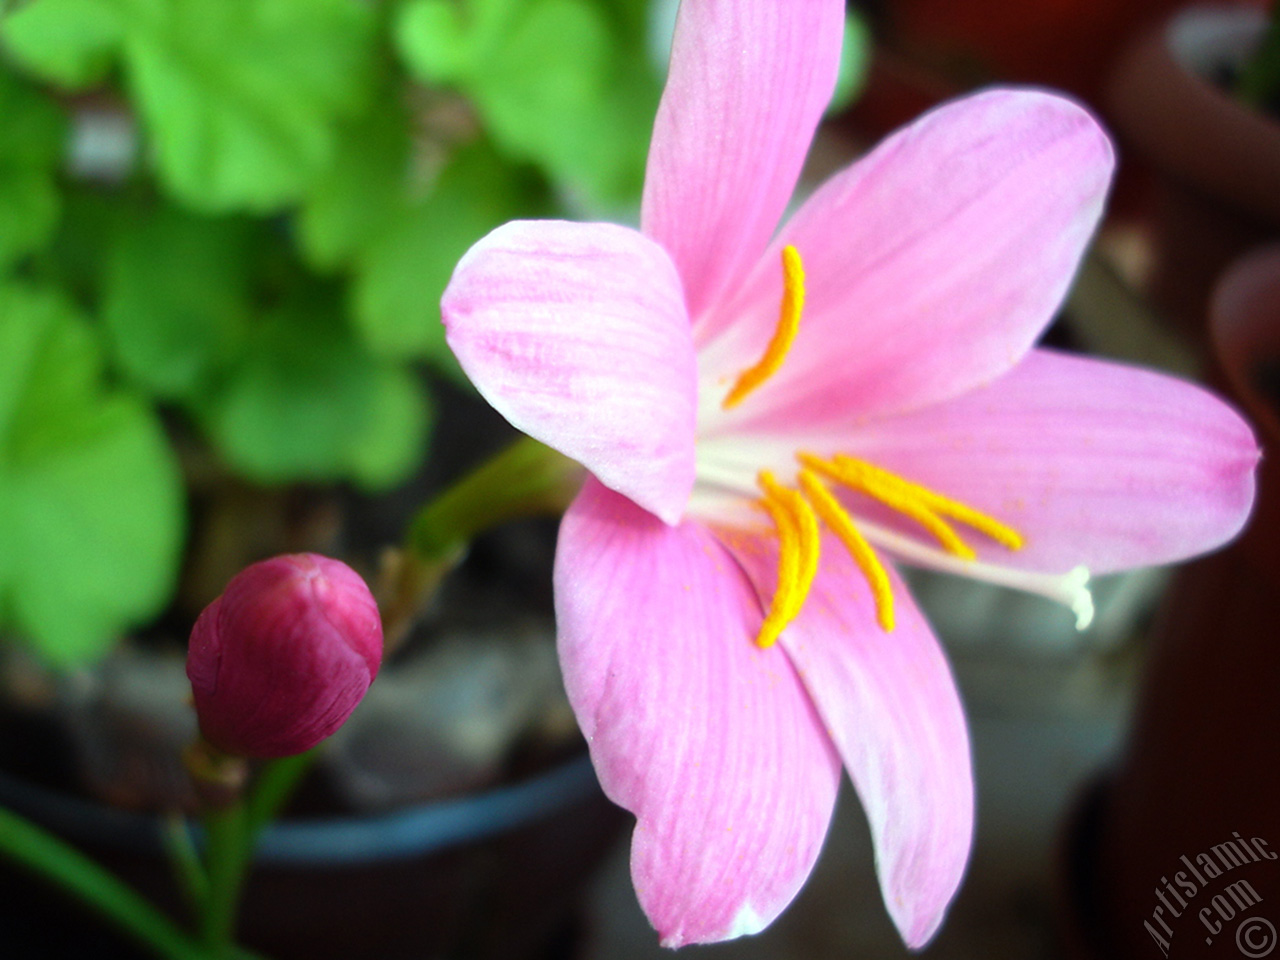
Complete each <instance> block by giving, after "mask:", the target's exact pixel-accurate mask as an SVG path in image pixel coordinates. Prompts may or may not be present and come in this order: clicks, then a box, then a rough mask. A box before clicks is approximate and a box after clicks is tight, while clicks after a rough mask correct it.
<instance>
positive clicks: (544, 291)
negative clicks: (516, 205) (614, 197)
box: [440, 220, 697, 523]
mask: <svg viewBox="0 0 1280 960" xmlns="http://www.w3.org/2000/svg"><path fill="white" fill-rule="evenodd" d="M440 306H441V310H442V312H443V315H444V323H445V327H446V328H447V338H448V342H449V346H450V347H451V348H452V349H453V352H454V354H455V355H456V356H457V358H458V362H459V363H461V364H462V368H463V370H465V371H466V373H467V376H469V377H470V378H471V381H472V383H474V384H475V385H476V388H477V389H478V390H479V391H480V393H481V394H483V396H484V397H485V399H486V400H488V401H489V403H491V404H492V405H493V406H494V408H495V409H497V410H498V412H499V413H501V414H502V415H503V416H505V417H506V418H507V419H508V420H509V421H511V423H512V424H513V425H514V426H515V427H517V428H518V429H520V430H521V431H523V432H525V433H527V434H529V435H530V436H532V437H534V438H536V439H538V440H541V441H542V442H543V443H546V444H548V445H549V446H552V447H554V448H556V449H557V450H559V451H560V452H561V453H564V454H567V455H568V456H570V457H572V458H573V459H575V460H577V461H579V462H580V463H582V464H583V465H584V466H585V467H587V469H588V470H590V471H591V472H592V473H594V474H595V475H596V476H597V477H599V478H600V480H601V481H602V482H603V483H604V484H605V485H607V486H609V487H611V488H612V489H614V490H617V491H618V492H619V493H622V494H625V495H626V496H628V497H630V498H631V499H632V500H634V501H635V502H636V503H638V504H640V505H641V506H642V507H644V508H645V509H646V510H650V511H652V512H653V513H655V514H657V515H658V516H660V517H661V518H662V519H663V520H665V521H666V522H668V523H675V522H677V521H678V520H679V519H680V516H681V514H682V512H683V510H684V506H685V503H686V502H687V500H688V498H689V491H690V490H691V489H692V488H693V477H694V416H695V404H696V391H697V379H696V378H697V373H696V359H695V357H694V351H693V342H692V339H691V337H690V333H689V320H688V315H687V314H686V313H685V309H684V298H683V295H682V293H681V289H680V279H679V277H678V276H677V275H676V272H675V268H674V267H673V266H672V264H671V261H670V259H669V258H668V257H667V255H666V253H664V252H663V250H662V248H661V247H659V246H658V245H657V244H655V243H654V242H653V241H651V240H649V239H647V238H645V237H644V236H642V235H641V234H639V233H636V232H635V231H634V230H628V229H626V228H625V227H617V226H613V225H612V224H599V223H597V224H581V223H566V222H562V221H551V220H543V221H515V222H512V223H508V224H505V225H504V226H501V227H499V228H498V229H496V230H494V231H493V232H492V233H490V234H489V235H488V236H487V237H485V238H484V239H482V240H480V241H479V242H478V243H477V244H476V245H475V246H473V247H472V248H471V250H470V251H468V252H467V254H466V255H465V256H464V257H463V258H462V260H461V261H459V263H458V266H457V267H456V268H455V270H454V273H453V279H452V280H450V282H449V286H448V288H447V289H446V290H445V293H444V297H443V299H442V301H441V304H440Z"/></svg>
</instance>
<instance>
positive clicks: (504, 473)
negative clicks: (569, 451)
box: [378, 437, 584, 653]
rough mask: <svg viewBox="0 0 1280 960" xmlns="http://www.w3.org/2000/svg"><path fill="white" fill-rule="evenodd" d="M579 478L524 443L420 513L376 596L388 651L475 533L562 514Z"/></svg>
mask: <svg viewBox="0 0 1280 960" xmlns="http://www.w3.org/2000/svg"><path fill="white" fill-rule="evenodd" d="M583 476H584V471H583V468H582V467H581V465H579V464H577V463H575V462H574V461H572V460H570V459H569V458H568V457H566V456H564V455H563V454H560V453H557V452H556V451H554V450H552V449H551V448H550V447H547V446H544V445H543V444H541V443H539V442H538V441H536V440H533V439H531V438H529V437H524V438H522V439H520V440H517V441H516V442H515V443H513V444H512V445H511V446H509V447H507V448H506V449H505V450H503V451H502V452H501V453H499V454H497V455H496V456H495V457H493V458H492V459H490V460H488V461H486V462H485V463H483V464H481V465H480V466H479V467H477V468H476V469H475V470H473V471H471V473H469V474H467V475H466V476H464V477H463V478H462V479H461V480H459V481H457V482H456V483H454V484H453V486H451V487H449V489H447V490H445V491H444V492H443V493H441V494H440V495H439V496H437V497H436V498H435V499H434V500H432V501H431V502H430V503H428V504H427V505H426V506H425V507H423V508H422V510H421V511H420V512H419V513H418V515H417V516H416V517H415V518H414V520H413V523H412V524H411V525H410V527H409V535H408V538H407V541H406V545H405V549H404V551H403V552H401V553H400V554H398V555H397V556H396V557H395V563H394V564H392V565H391V566H390V567H389V568H388V570H387V571H386V573H387V575H386V576H385V578H384V581H383V583H382V584H381V585H380V587H379V590H378V594H379V606H380V607H381V609H382V621H383V632H384V635H385V638H386V649H387V652H388V653H390V652H392V651H394V650H395V649H396V648H397V647H398V646H399V645H400V643H401V642H402V641H403V639H404V637H405V635H406V634H407V633H408V631H409V628H410V627H411V626H412V624H413V622H414V620H415V619H416V618H417V615H418V612H419V611H421V610H422V609H423V608H424V607H425V606H426V604H427V602H428V601H429V600H430V599H431V597H432V596H433V595H434V594H435V591H436V588H437V587H439V585H440V581H441V580H443V579H444V577H445V575H446V574H448V573H449V571H450V570H452V569H453V568H454V566H456V565H457V563H458V561H459V560H461V559H462V556H463V555H464V554H465V552H466V548H467V545H468V544H469V543H470V542H471V540H472V539H473V538H474V537H475V536H476V535H478V534H480V533H483V532H484V531H486V530H490V529H492V528H493V527H496V526H498V525H499V524H502V523H506V522H507V521H510V520H516V519H520V518H523V517H535V516H543V515H554V514H559V513H563V512H564V510H565V508H566V507H568V506H569V503H570V501H572V500H573V497H574V495H575V494H576V493H577V492H578V488H579V487H581V486H582V479H583Z"/></svg>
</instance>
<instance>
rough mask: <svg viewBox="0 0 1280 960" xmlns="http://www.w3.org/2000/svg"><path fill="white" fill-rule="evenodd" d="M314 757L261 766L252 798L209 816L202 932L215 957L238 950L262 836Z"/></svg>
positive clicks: (310, 754) (302, 756) (206, 820)
mask: <svg viewBox="0 0 1280 960" xmlns="http://www.w3.org/2000/svg"><path fill="white" fill-rule="evenodd" d="M315 756H316V751H315V750H309V751H307V752H306V753H301V754H298V755H297V756H293V757H282V758H281V759H279V760H272V761H270V762H269V763H267V764H266V765H265V766H264V767H263V768H262V771H261V772H260V773H259V775H258V778H257V781H256V782H255V784H254V787H253V791H252V793H251V794H250V795H249V797H248V798H247V799H239V800H236V801H235V802H233V803H231V804H230V805H228V806H225V807H220V808H217V809H213V810H210V811H209V812H208V813H206V814H205V817H204V829H205V868H206V871H207V873H206V877H207V887H206V893H205V896H204V898H203V902H202V913H201V927H200V929H201V933H202V935H203V938H204V943H205V945H206V947H208V948H209V950H210V951H211V952H212V953H213V954H214V955H215V956H218V957H224V956H230V955H232V951H234V950H235V949H236V948H235V947H234V943H235V933H236V919H237V915H238V913H239V907H240V896H241V893H242V891H243V889H244V883H245V879H246V878H247V877H248V873H249V867H250V866H251V864H252V862H253V851H254V848H255V846H256V845H257V840H258V835H259V834H260V833H261V832H262V829H263V827H265V826H266V825H267V824H268V823H270V822H271V820H272V819H274V818H275V816H276V814H278V813H279V812H280V808H281V807H283V806H284V804H285V802H286V801H287V800H288V799H289V797H290V796H291V795H292V793H293V790H294V788H295V787H296V786H297V785H298V782H299V781H300V780H301V779H302V777H303V775H304V774H305V773H306V772H307V770H308V769H310V767H311V763H312V762H313V761H314V759H315Z"/></svg>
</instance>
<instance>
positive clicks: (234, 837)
mask: <svg viewBox="0 0 1280 960" xmlns="http://www.w3.org/2000/svg"><path fill="white" fill-rule="evenodd" d="M204 835H205V870H206V875H207V876H208V878H209V889H208V894H207V896H206V897H205V900H204V913H203V915H202V916H201V918H200V933H201V936H202V937H203V939H204V944H205V947H206V948H208V950H209V952H210V953H211V954H212V955H213V956H215V957H226V956H229V955H230V953H231V947H232V944H233V943H234V942H235V932H236V914H237V913H238V911H239V907H240V892H241V889H242V888H243V887H244V879H245V875H246V874H247V872H248V869H249V861H250V859H251V857H252V854H253V845H252V843H251V842H250V838H249V836H248V818H247V816H246V812H245V803H244V801H243V800H236V801H235V802H233V803H231V804H229V805H228V806H225V807H221V808H219V809H216V810H210V811H209V812H208V813H206V814H205V816H204Z"/></svg>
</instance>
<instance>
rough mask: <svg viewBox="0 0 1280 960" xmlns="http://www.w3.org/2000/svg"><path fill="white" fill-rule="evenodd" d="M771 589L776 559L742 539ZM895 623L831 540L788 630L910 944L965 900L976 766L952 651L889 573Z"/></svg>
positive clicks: (744, 555) (748, 559)
mask: <svg viewBox="0 0 1280 960" xmlns="http://www.w3.org/2000/svg"><path fill="white" fill-rule="evenodd" d="M734 552H735V554H737V555H738V556H739V559H740V560H741V561H742V563H743V565H744V567H745V568H746V569H747V571H748V573H749V574H750V575H751V576H752V578H753V579H754V580H755V581H756V583H757V584H759V585H760V587H761V588H762V590H763V591H765V592H770V593H771V592H772V589H773V584H774V581H775V574H774V563H773V558H772V556H770V555H768V553H761V552H760V551H757V550H752V549H741V548H740V546H739V545H738V544H737V543H735V544H734ZM888 570H889V575H890V579H891V582H892V585H893V595H894V609H895V613H896V618H897V626H896V627H895V629H894V631H893V632H892V633H886V632H885V631H884V630H883V629H881V627H880V626H879V624H878V623H877V622H876V613H875V606H874V603H873V602H872V599H871V592H870V589H869V588H868V587H867V582H866V580H865V578H864V577H863V576H862V574H861V573H860V572H859V571H858V569H857V567H856V566H854V563H853V561H852V560H851V559H850V558H849V555H848V553H847V552H846V551H845V550H844V548H843V547H842V546H841V544H840V543H839V541H837V540H836V539H835V538H834V537H832V536H830V535H828V536H826V537H824V539H823V544H822V559H821V563H820V565H819V569H818V575H817V577H816V578H815V580H814V584H813V589H812V591H811V592H810V594H809V599H808V602H807V603H806V604H805V606H804V608H803V609H802V610H801V611H800V615H799V616H798V617H797V618H796V619H795V621H794V622H793V623H792V624H791V626H790V627H788V628H787V629H786V630H785V631H783V634H782V638H781V640H780V643H781V644H782V646H783V647H785V648H786V651H787V654H788V655H789V656H790V657H791V662H792V663H793V664H795V668H796V670H797V671H798V672H799V674H800V678H801V680H802V681H803V682H804V684H805V686H806V688H807V689H808V691H809V694H810V696H811V697H812V698H813V701H814V703H815V704H816V705H817V708H818V712H819V713H820V714H821V715H822V718H823V720H824V721H825V722H826V725H827V730H828V731H829V732H830V735H831V737H832V738H833V739H834V740H835V743H836V747H837V749H838V750H839V751H840V755H841V757H842V758H843V760H844V766H845V768H846V769H847V770H848V771H849V776H850V777H851V778H852V780H853V784H854V786H855V787H856V788H857V791H858V796H859V797H860V798H861V800H862V805H863V807H864V808H865V809H866V812H867V821H868V822H869V824H870V826H871V837H872V840H873V842H874V844H875V849H876V870H877V872H878V874H879V877H880V888H881V891H882V892H883V894H884V899H885V905H886V906H887V907H888V909H889V914H890V916H892V917H893V921H894V923H895V924H897V926H898V930H899V932H900V933H901V934H902V938H903V940H905V941H906V943H907V946H909V947H921V946H923V945H924V944H925V943H926V942H928V940H929V939H930V938H931V937H932V936H933V934H934V932H935V931H936V930H937V929H938V926H939V925H940V924H941V923H942V918H943V916H944V914H945V913H946V909H947V905H948V904H949V903H950V902H951V898H952V897H953V896H954V895H955V892H956V889H957V887H959V885H960V879H961V877H962V876H963V874H964V868H965V864H966V862H967V861H968V858H969V848H970V844H971V842H972V837H973V772H972V763H971V761H970V756H969V736H968V732H967V727H966V725H965V719H964V710H963V708H962V707H961V705H960V698H959V695H958V694H957V692H956V687H955V682H954V681H953V680H952V678H951V671H950V668H949V667H948V666H947V661H946V658H945V657H944V656H943V654H942V650H941V648H940V647H939V645H938V641H937V640H936V639H934V636H933V632H932V631H931V630H930V628H929V624H928V623H927V622H925V619H924V617H923V616H922V615H921V614H920V611H919V608H917V607H916V605H915V602H914V601H913V600H912V599H911V595H910V594H909V593H908V592H907V589H906V587H905V586H903V584H902V581H901V580H900V579H899V578H898V576H897V574H896V572H894V571H893V569H892V567H890V568H888Z"/></svg>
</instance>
